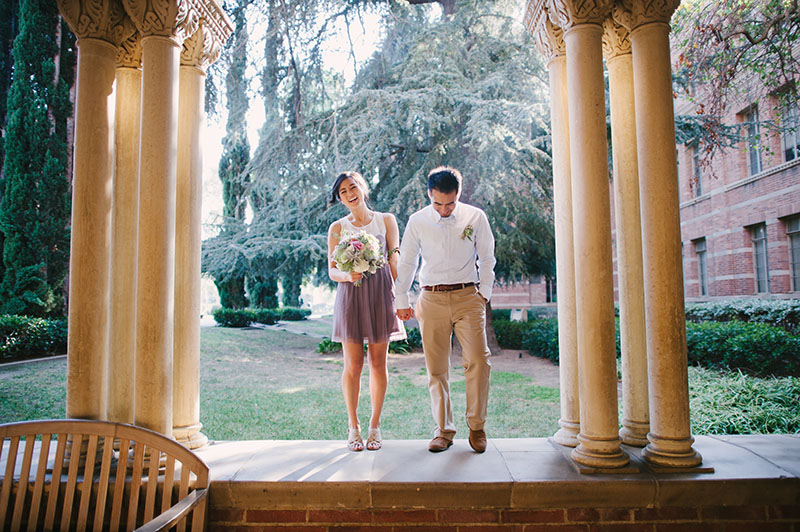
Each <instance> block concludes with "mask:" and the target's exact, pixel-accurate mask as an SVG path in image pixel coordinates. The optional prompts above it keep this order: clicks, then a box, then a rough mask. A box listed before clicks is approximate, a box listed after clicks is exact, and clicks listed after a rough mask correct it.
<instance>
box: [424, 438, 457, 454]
mask: <svg viewBox="0 0 800 532" xmlns="http://www.w3.org/2000/svg"><path fill="white" fill-rule="evenodd" d="M451 445H453V440H448V439H447V438H445V437H444V436H436V437H435V438H434V439H432V440H431V442H430V443H429V444H428V450H429V451H430V452H432V453H440V452H442V451H446V450H447V449H449V448H450V446H451Z"/></svg>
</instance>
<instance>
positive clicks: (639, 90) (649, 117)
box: [614, 0, 702, 467]
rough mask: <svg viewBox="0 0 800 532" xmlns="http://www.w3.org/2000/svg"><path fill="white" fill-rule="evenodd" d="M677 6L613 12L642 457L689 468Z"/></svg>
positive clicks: (672, 1)
mask: <svg viewBox="0 0 800 532" xmlns="http://www.w3.org/2000/svg"><path fill="white" fill-rule="evenodd" d="M678 4H679V0H657V1H653V0H649V1H647V2H641V3H636V2H634V3H632V9H633V11H632V12H630V13H627V12H625V11H624V10H623V9H622V7H621V6H618V7H617V8H616V9H615V13H614V17H615V19H616V20H617V21H618V22H620V23H622V24H623V25H625V26H626V27H627V28H629V29H631V34H630V39H631V46H632V49H633V79H634V88H635V91H634V92H635V105H636V133H637V134H636V138H637V145H638V150H637V153H638V159H639V192H640V195H641V198H640V201H641V216H642V242H643V249H642V255H643V261H644V285H645V316H646V328H647V364H648V373H649V383H650V433H649V434H648V435H647V439H648V440H649V441H650V443H649V444H648V445H647V447H645V449H644V450H643V452H642V454H643V456H644V457H645V459H646V460H648V461H649V462H650V463H652V464H654V465H656V466H666V467H694V466H697V465H699V464H700V463H701V462H702V457H701V456H700V455H699V454H698V453H697V452H696V451H695V450H694V449H693V448H692V443H693V442H694V438H692V435H691V426H690V423H689V385H688V377H687V358H686V325H685V314H684V301H683V276H682V265H681V232H680V212H679V197H678V175H677V174H678V171H677V163H676V156H675V121H674V120H675V119H674V115H673V109H672V105H673V102H672V76H671V70H670V51H669V38H668V37H669V24H668V22H669V19H670V17H671V16H672V13H673V11H674V10H675V8H677V6H678Z"/></svg>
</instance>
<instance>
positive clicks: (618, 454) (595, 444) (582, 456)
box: [571, 434, 631, 469]
mask: <svg viewBox="0 0 800 532" xmlns="http://www.w3.org/2000/svg"><path fill="white" fill-rule="evenodd" d="M578 442H579V444H578V446H577V447H576V448H574V449H573V450H572V453H571V456H572V459H573V460H575V462H577V463H578V464H581V465H584V466H587V467H590V468H595V469H616V468H619V467H625V466H626V465H628V463H629V462H630V461H631V458H630V456H628V455H627V454H626V453H625V452H624V451H623V450H622V449H621V448H620V445H621V442H620V440H619V438H614V439H610V440H598V439H590V438H588V437H586V436H584V435H582V434H578Z"/></svg>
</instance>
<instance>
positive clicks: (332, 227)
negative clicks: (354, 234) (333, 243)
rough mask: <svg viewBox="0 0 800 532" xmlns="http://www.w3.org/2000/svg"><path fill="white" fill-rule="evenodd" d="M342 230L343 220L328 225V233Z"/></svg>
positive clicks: (336, 232)
mask: <svg viewBox="0 0 800 532" xmlns="http://www.w3.org/2000/svg"><path fill="white" fill-rule="evenodd" d="M341 230H342V221H341V220H336V221H335V222H333V223H332V224H331V225H330V226H329V227H328V234H339V233H340V232H341Z"/></svg>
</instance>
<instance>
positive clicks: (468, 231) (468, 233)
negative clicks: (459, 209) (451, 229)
mask: <svg viewBox="0 0 800 532" xmlns="http://www.w3.org/2000/svg"><path fill="white" fill-rule="evenodd" d="M473 233H475V229H473V228H472V226H471V225H468V226H466V227H465V228H464V231H462V233H461V240H464V239H467V240H469V241H470V242H472V235H473Z"/></svg>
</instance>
